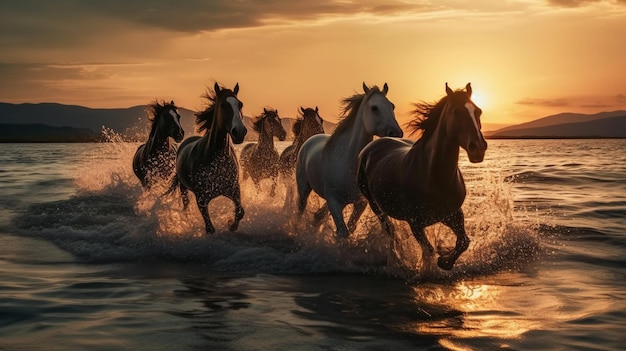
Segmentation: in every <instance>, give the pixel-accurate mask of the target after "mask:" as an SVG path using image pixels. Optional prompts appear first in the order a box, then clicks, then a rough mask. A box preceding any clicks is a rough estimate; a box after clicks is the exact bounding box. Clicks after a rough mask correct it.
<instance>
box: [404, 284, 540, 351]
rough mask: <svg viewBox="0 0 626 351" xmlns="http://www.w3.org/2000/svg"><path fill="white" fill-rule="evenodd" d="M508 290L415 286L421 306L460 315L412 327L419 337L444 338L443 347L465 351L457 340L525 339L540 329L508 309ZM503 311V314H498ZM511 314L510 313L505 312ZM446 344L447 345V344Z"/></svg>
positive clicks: (494, 286)
mask: <svg viewBox="0 0 626 351" xmlns="http://www.w3.org/2000/svg"><path fill="white" fill-rule="evenodd" d="M506 290H507V288H506V287H503V286H499V285H491V284H475V283H472V282H458V283H457V284H455V285H454V286H451V287H449V286H434V287H431V288H429V289H425V287H424V286H418V287H415V299H416V301H419V303H420V304H424V303H426V304H428V305H429V306H431V305H432V306H437V309H440V308H444V309H446V310H447V311H450V312H455V311H456V312H459V313H460V315H459V316H457V317H455V318H454V319H450V318H449V317H448V318H443V319H441V318H439V319H438V318H435V319H433V320H432V321H429V322H426V323H425V322H424V321H420V322H416V323H414V325H413V326H412V327H413V328H414V332H416V333H418V334H432V335H441V336H444V337H443V338H442V339H441V340H440V342H441V343H442V346H445V347H447V348H451V349H454V350H465V349H466V348H464V347H462V346H459V345H457V344H456V343H455V342H454V340H457V339H471V338H478V337H489V338H497V339H502V340H503V341H504V340H507V339H515V338H519V337H520V336H522V335H523V334H524V333H526V332H527V331H529V330H532V329H534V328H535V327H536V324H537V323H538V322H537V321H533V320H529V319H527V318H525V316H524V315H523V314H521V313H517V312H515V311H511V309H510V307H509V306H506V303H505V302H506V301H509V299H510V297H508V296H507V292H506ZM494 311H499V312H494ZM502 311H509V312H502ZM443 344H445V345H443Z"/></svg>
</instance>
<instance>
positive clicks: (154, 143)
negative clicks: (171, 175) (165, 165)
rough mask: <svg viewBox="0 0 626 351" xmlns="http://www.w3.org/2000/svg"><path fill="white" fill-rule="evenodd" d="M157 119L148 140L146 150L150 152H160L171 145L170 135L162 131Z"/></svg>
mask: <svg viewBox="0 0 626 351" xmlns="http://www.w3.org/2000/svg"><path fill="white" fill-rule="evenodd" d="M156 123H157V121H155V124H154V126H153V127H152V129H151V130H150V135H149V136H148V141H147V142H146V151H147V152H148V153H149V154H154V153H158V152H160V151H163V150H167V149H169V147H170V138H169V136H168V135H166V134H165V133H163V132H162V131H161V128H159V126H158V124H156Z"/></svg>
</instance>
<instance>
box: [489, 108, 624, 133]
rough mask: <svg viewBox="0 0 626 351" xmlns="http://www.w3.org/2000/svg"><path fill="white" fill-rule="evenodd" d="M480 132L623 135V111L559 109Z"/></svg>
mask: <svg viewBox="0 0 626 351" xmlns="http://www.w3.org/2000/svg"><path fill="white" fill-rule="evenodd" d="M484 134H485V136H486V137H489V138H626V111H621V110H620V111H612V112H600V113H596V114H581V113H559V114H556V115H552V116H548V117H544V118H540V119H536V120H534V121H531V122H527V123H522V124H518V125H514V126H509V127H506V128H501V129H498V130H496V131H492V132H485V133H484Z"/></svg>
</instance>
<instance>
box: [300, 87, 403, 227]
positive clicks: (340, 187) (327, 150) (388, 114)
mask: <svg viewBox="0 0 626 351" xmlns="http://www.w3.org/2000/svg"><path fill="white" fill-rule="evenodd" d="M388 90H389V88H388V86H387V83H385V85H384V87H383V90H382V91H381V90H380V89H379V88H378V87H377V86H374V87H371V88H368V87H367V85H365V83H363V91H364V94H355V95H354V96H352V97H349V98H345V99H343V101H342V102H343V105H344V108H343V116H344V118H343V119H342V121H341V122H340V123H339V125H338V126H337V128H336V129H335V131H334V132H333V134H332V135H328V134H317V135H314V136H312V137H310V138H309V139H308V140H307V141H306V142H305V143H304V144H303V145H302V148H301V149H300V152H299V154H298V160H297V164H296V182H297V187H298V210H299V213H300V214H302V213H303V212H304V209H305V208H306V205H307V199H308V197H309V194H310V193H311V190H315V192H316V193H317V194H318V195H319V196H320V197H322V198H324V199H325V200H326V204H325V205H324V206H323V207H322V208H320V209H319V210H318V212H317V213H316V215H315V217H316V218H318V219H319V218H321V217H322V215H325V214H326V212H327V211H328V210H330V214H331V215H332V217H333V220H334V221H335V226H336V228H337V236H338V237H339V238H347V237H348V234H349V233H350V232H352V231H354V229H355V228H356V223H357V220H358V219H359V217H360V216H361V214H362V213H363V210H365V206H367V201H366V200H365V199H364V198H363V196H362V195H361V192H360V190H359V188H358V186H357V183H356V168H357V167H356V166H357V157H358V155H359V152H360V151H361V149H363V147H365V145H367V144H368V143H369V142H370V141H372V140H373V138H374V135H376V136H381V137H402V135H403V133H402V129H400V126H399V125H398V122H397V121H396V118H395V114H394V112H393V110H394V105H393V104H392V103H391V102H390V101H389V100H388V99H387V97H386V95H387V91H388ZM348 204H354V208H353V210H352V215H351V216H350V219H349V221H348V226H346V223H345V221H344V218H343V209H344V208H345V207H346V206H347V205H348Z"/></svg>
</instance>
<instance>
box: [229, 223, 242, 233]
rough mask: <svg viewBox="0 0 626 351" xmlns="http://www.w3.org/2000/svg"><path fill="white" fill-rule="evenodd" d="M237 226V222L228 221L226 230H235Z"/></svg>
mask: <svg viewBox="0 0 626 351" xmlns="http://www.w3.org/2000/svg"><path fill="white" fill-rule="evenodd" d="M238 227H239V222H235V221H228V230H230V231H231V232H234V231H235V230H237V228H238Z"/></svg>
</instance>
